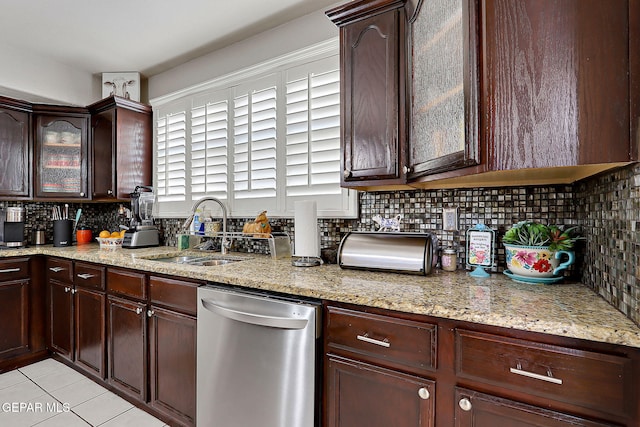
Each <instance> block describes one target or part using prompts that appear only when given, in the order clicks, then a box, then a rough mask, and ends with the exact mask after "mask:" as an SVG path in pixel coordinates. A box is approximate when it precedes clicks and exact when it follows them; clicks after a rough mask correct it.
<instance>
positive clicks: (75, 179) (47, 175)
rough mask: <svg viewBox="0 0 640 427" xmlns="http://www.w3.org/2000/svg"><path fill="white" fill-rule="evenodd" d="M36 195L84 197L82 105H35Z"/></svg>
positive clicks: (84, 123)
mask: <svg viewBox="0 0 640 427" xmlns="http://www.w3.org/2000/svg"><path fill="white" fill-rule="evenodd" d="M34 123H35V130H34V137H35V138H34V143H35V164H36V170H35V197H37V198H64V199H70V198H71V199H75V198H77V199H87V198H88V195H89V193H88V191H87V189H88V188H89V178H88V174H87V165H88V162H89V159H88V155H89V151H88V149H87V148H88V145H87V144H88V136H89V131H88V129H89V113H88V111H87V110H86V109H84V108H74V107H50V108H46V107H36V108H34Z"/></svg>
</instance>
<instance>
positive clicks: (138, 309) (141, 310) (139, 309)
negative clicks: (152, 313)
mask: <svg viewBox="0 0 640 427" xmlns="http://www.w3.org/2000/svg"><path fill="white" fill-rule="evenodd" d="M143 311H144V310H143V309H142V307H138V308H136V314H140V313H142V312H143Z"/></svg>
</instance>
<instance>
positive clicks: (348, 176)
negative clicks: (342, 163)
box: [342, 169, 351, 178]
mask: <svg viewBox="0 0 640 427" xmlns="http://www.w3.org/2000/svg"><path fill="white" fill-rule="evenodd" d="M342 174H343V175H344V177H345V178H350V177H351V171H350V170H349V169H345V170H344V172H342Z"/></svg>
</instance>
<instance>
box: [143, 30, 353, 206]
mask: <svg viewBox="0 0 640 427" xmlns="http://www.w3.org/2000/svg"><path fill="white" fill-rule="evenodd" d="M316 61H318V62H317V63H322V64H323V66H324V64H325V63H326V62H327V61H335V64H336V67H338V68H339V64H340V62H339V39H338V38H332V39H330V40H327V41H325V42H322V43H318V44H316V45H312V46H309V47H307V48H305V49H301V50H298V51H295V52H291V53H289V54H287V55H283V56H280V57H277V58H274V59H271V60H269V61H266V62H263V63H260V64H256V65H254V66H251V67H248V68H245V69H242V70H239V71H237V72H233V73H230V74H227V75H224V76H221V77H218V78H215V79H213V80H210V81H208V82H204V83H201V84H198V85H195V86H192V87H189V88H186V89H183V90H180V91H177V92H174V93H171V94H168V95H165V96H162V97H158V98H155V99H153V100H151V102H150V103H151V105H152V107H153V117H154V122H153V123H154V129H153V143H154V145H153V173H154V175H153V181H154V186H157V185H158V176H159V175H158V138H159V135H158V129H159V128H158V120H159V119H162V118H163V117H167V114H169V113H175V112H176V111H178V110H180V109H181V108H184V112H185V113H186V116H187V118H186V122H187V124H186V126H187V130H186V142H185V145H186V147H187V148H186V157H187V159H186V164H185V171H184V173H185V175H186V176H185V179H186V184H185V188H186V191H185V195H184V196H185V197H184V200H175V201H171V202H167V201H159V202H158V209H157V210H158V213H157V216H158V217H159V218H181V217H186V216H188V215H189V213H190V212H191V209H192V206H193V204H194V203H195V202H197V201H198V200H199V199H200V198H201V197H203V196H198V197H195V198H192V196H191V190H192V188H191V187H192V185H193V184H191V183H190V180H191V169H192V168H191V160H192V159H191V151H190V146H191V144H192V142H191V137H192V131H191V124H192V123H191V122H192V117H191V115H192V112H193V111H195V110H196V109H198V108H200V107H202V106H203V105H204V106H205V108H206V106H207V103H206V100H208V99H223V98H225V97H226V100H227V102H228V105H227V108H228V109H229V110H233V101H234V99H235V96H236V95H237V93H236V91H238V90H239V89H241V88H243V87H244V88H246V87H252V85H254V86H255V83H256V82H260V81H261V80H264V79H269V78H272V77H273V76H275V79H276V82H277V83H276V84H277V109H278V114H277V129H278V131H277V138H276V157H277V163H276V188H277V189H276V196H275V198H274V199H269V198H267V199H249V200H250V203H243V202H242V199H236V198H235V197H234V195H233V194H232V192H233V173H234V163H229V162H234V160H233V159H234V151H233V144H234V139H233V126H234V124H233V117H234V116H233V113H227V117H228V118H229V119H228V120H227V122H226V126H227V197H226V198H224V197H222V198H221V199H222V200H223V201H224V202H225V204H226V205H227V208H228V212H229V216H230V217H252V216H255V215H256V214H257V213H258V211H262V210H267V211H268V212H269V216H270V217H284V218H288V217H293V215H294V212H293V207H294V202H295V201H298V200H316V202H317V204H318V216H319V217H321V218H322V217H324V218H357V216H358V193H357V191H355V190H352V189H346V188H340V182H339V179H338V182H337V183H336V185H337V187H338V188H339V189H340V194H333V195H327V196H324V195H316V194H309V195H303V196H295V197H292V196H290V197H287V195H286V191H287V170H286V169H287V140H286V138H287V132H286V126H287V124H286V120H287V111H286V90H287V83H288V82H287V72H288V71H289V70H293V69H299V68H301V67H302V68H304V66H305V65H308V64H312V63H316ZM323 61H324V62H323ZM240 92H241V91H240ZM309 96H311V95H309ZM338 109H339V106H338ZM205 111H206V109H205ZM205 120H206V118H205ZM194 135H195V134H194ZM338 163H339V162H338ZM337 173H339V170H338V171H337ZM205 180H206V177H205ZM196 194H198V193H196ZM200 194H201V193H200ZM207 195H212V194H207Z"/></svg>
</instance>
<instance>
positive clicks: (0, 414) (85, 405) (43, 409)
mask: <svg viewBox="0 0 640 427" xmlns="http://www.w3.org/2000/svg"><path fill="white" fill-rule="evenodd" d="M0 426H3V427H5V426H6V427H31V426H38V427H76V426H78V427H81V426H82V427H87V426H94V427H95V426H104V427H127V426H132V427H164V426H165V423H164V422H162V421H160V420H158V419H157V418H154V417H152V416H151V415H149V414H147V413H146V412H144V411H142V410H140V409H138V408H136V407H135V406H133V405H132V404H131V403H129V402H127V401H126V400H124V399H122V398H120V397H118V396H117V395H115V394H113V393H111V392H110V391H109V390H107V389H106V388H104V387H102V386H100V385H98V384H96V383H94V382H93V381H91V380H90V379H88V378H86V377H85V376H83V375H81V374H79V373H78V372H76V371H74V370H73V369H71V368H69V367H68V366H66V365H64V364H62V363H60V362H57V361H55V360H53V359H47V360H43V361H42V362H38V363H34V364H33V365H29V366H25V367H23V368H20V369H17V370H15V371H11V372H7V373H4V374H0Z"/></svg>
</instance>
